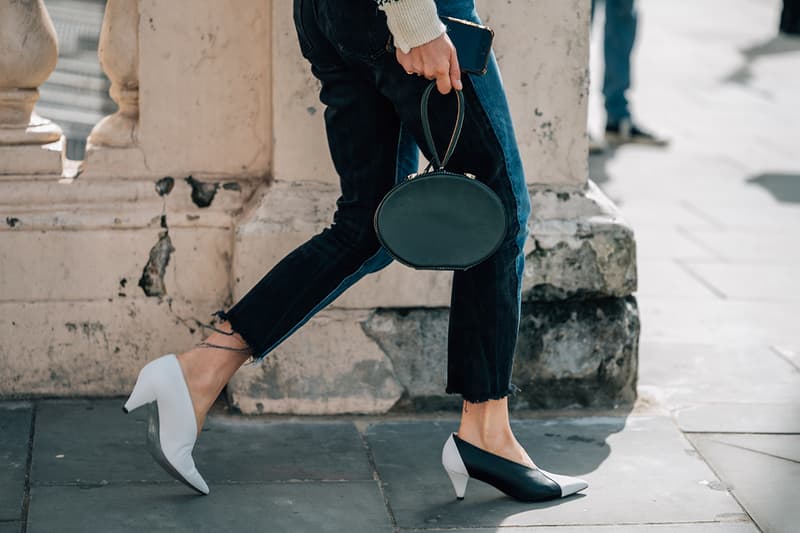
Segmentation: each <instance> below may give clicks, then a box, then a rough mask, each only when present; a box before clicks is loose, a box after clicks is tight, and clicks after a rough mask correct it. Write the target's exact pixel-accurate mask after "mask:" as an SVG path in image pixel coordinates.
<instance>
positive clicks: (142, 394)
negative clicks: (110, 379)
mask: <svg viewBox="0 0 800 533" xmlns="http://www.w3.org/2000/svg"><path fill="white" fill-rule="evenodd" d="M147 368H149V367H147V366H145V367H144V368H143V369H142V370H141V372H139V377H137V378H136V385H134V386H133V391H132V392H131V395H130V397H128V401H127V402H125V405H123V406H122V410H123V411H125V413H126V414H127V413H130V412H131V411H134V410H136V409H138V408H139V407H141V406H143V405H144V404H146V403H150V402H154V401H156V395H155V394H153V389H152V387H150V381H149V379H148V378H147V376H146V375H145V374H146V373H145V370H146V369H147Z"/></svg>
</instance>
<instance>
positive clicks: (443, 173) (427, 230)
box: [374, 82, 507, 270]
mask: <svg viewBox="0 0 800 533" xmlns="http://www.w3.org/2000/svg"><path fill="white" fill-rule="evenodd" d="M435 86H436V82H432V83H431V84H430V85H429V86H428V87H427V88H426V89H425V91H424V92H423V94H422V101H421V103H420V114H421V118H422V128H423V131H424V133H425V140H426V141H427V143H428V148H429V149H430V153H431V155H432V158H431V162H430V164H429V165H428V166H427V167H426V169H425V170H424V171H423V172H422V173H419V174H411V175H409V176H408V177H406V178H405V180H403V181H402V182H400V183H399V184H397V185H395V186H394V187H393V188H392V189H391V190H390V191H389V192H388V193H387V194H386V196H384V198H383V200H382V201H381V203H380V205H379V206H378V209H377V210H376V211H375V218H374V225H375V233H376V234H377V236H378V240H379V241H380V243H381V244H382V245H383V247H384V248H385V249H386V251H387V252H389V254H390V255H391V256H392V257H393V258H394V259H396V260H397V261H399V262H401V263H403V264H405V265H407V266H410V267H413V268H417V269H425V270H466V269H468V268H470V267H472V266H475V265H477V264H478V263H480V262H482V261H483V260H484V259H486V258H487V257H489V256H490V255H492V254H493V253H494V252H495V251H496V250H497V248H498V247H499V246H500V244H501V243H502V241H503V238H504V237H505V235H506V230H507V227H506V226H507V222H506V212H505V208H504V207H503V203H502V202H501V201H500V198H499V197H498V196H497V194H496V193H495V192H494V191H493V190H492V189H490V188H489V187H488V186H486V185H485V184H484V183H482V182H480V181H478V180H477V179H475V177H474V176H471V175H469V174H458V173H455V172H450V171H448V170H446V169H445V168H444V167H445V165H446V164H447V162H448V161H449V160H450V157H451V156H452V155H453V152H454V151H455V147H456V143H457V142H458V138H459V136H460V135H461V127H462V126H463V124H464V95H463V94H462V93H461V91H456V90H455V89H453V92H455V93H456V97H457V98H458V115H457V117H456V124H455V127H454V129H453V134H452V136H451V138H450V144H449V146H448V147H447V151H446V152H445V155H444V158H443V159H441V160H440V159H439V154H438V152H437V151H436V146H435V145H434V142H433V135H432V134H431V128H430V123H429V117H428V98H429V97H430V93H431V91H432V90H433V88H434V87H435Z"/></svg>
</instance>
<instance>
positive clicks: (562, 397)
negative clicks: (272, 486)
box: [228, 181, 639, 414]
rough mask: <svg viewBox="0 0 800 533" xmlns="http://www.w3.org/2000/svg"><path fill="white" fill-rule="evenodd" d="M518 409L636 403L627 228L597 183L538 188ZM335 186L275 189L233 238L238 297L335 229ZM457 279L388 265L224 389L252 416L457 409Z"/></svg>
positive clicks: (635, 324) (632, 258)
mask: <svg viewBox="0 0 800 533" xmlns="http://www.w3.org/2000/svg"><path fill="white" fill-rule="evenodd" d="M530 193H531V201H532V206H533V215H532V217H531V220H530V230H531V236H530V238H529V241H528V243H527V244H526V257H527V262H526V271H525V278H524V280H523V291H524V292H523V316H522V321H521V326H520V337H519V342H518V345H517V354H516V362H515V370H514V376H513V378H512V382H513V383H514V384H515V385H517V386H518V387H520V389H521V391H520V392H519V393H518V394H517V395H516V396H515V397H512V398H511V402H510V403H511V405H512V407H513V408H535V407H568V406H594V407H613V406H615V405H618V404H630V403H632V402H633V400H634V399H635V394H636V392H635V385H636V369H637V352H638V337H639V321H638V309H637V306H636V301H635V299H634V298H633V297H632V296H630V295H631V293H632V292H633V291H634V290H635V289H636V253H635V242H634V239H633V231H632V230H631V228H630V227H629V226H628V225H627V224H626V223H625V222H624V221H623V220H622V218H621V217H620V215H619V212H618V211H617V210H616V208H615V207H614V205H613V204H612V203H611V202H610V201H609V200H608V198H606V197H605V196H604V195H603V193H602V192H601V191H600V190H599V189H598V188H597V187H596V186H595V185H594V184H592V183H591V182H590V184H589V185H588V186H587V187H586V188H584V189H581V190H574V189H572V190H551V189H545V188H538V189H537V188H532V189H531V191H530ZM337 195H338V189H337V188H336V187H335V186H334V185H332V184H326V183H319V184H311V183H304V184H302V186H300V185H296V184H291V183H287V182H280V181H279V182H275V183H273V184H272V185H271V186H270V187H268V188H266V189H265V190H264V195H263V196H262V197H261V199H260V201H259V202H258V205H256V206H255V207H254V208H253V210H252V211H250V212H249V214H248V215H247V216H246V217H245V220H243V221H241V222H240V224H239V225H238V226H237V229H236V239H235V244H234V260H233V265H234V272H233V279H234V296H235V299H238V298H241V296H242V295H244V294H245V292H246V291H247V290H248V289H249V288H250V287H251V286H253V285H254V284H255V283H257V282H258V280H259V279H260V278H261V277H262V276H263V275H264V274H265V273H266V272H267V271H269V269H270V268H272V266H273V265H274V264H275V263H277V262H278V261H280V259H281V258H282V257H283V256H284V255H285V254H287V253H289V252H290V251H291V250H292V249H293V248H294V247H296V246H298V245H300V244H302V243H303V242H304V241H305V240H306V239H308V238H309V237H311V236H312V235H313V234H314V233H316V232H318V231H321V230H322V229H323V228H324V227H325V226H327V225H328V224H330V221H331V220H332V215H333V209H334V207H335V201H336V197H337ZM451 278H452V273H450V272H430V271H415V270H413V269H409V268H407V267H404V266H402V265H400V264H398V263H396V262H395V263H394V264H392V265H391V266H389V267H388V268H386V269H385V270H382V271H381V272H379V273H377V274H373V275H370V276H367V277H366V278H365V279H362V280H361V281H360V282H359V283H358V284H356V285H355V286H354V287H352V288H351V289H348V290H347V291H346V292H345V293H344V294H342V295H341V296H340V297H339V298H338V299H337V300H336V301H334V302H333V303H332V304H331V305H330V306H329V307H328V308H327V309H326V310H323V311H322V312H321V313H319V314H318V315H316V316H315V317H314V318H312V319H311V320H310V321H309V322H308V323H307V324H305V325H304V326H303V327H301V328H300V329H299V330H298V331H297V332H296V333H294V334H293V335H292V336H291V337H289V338H288V339H287V340H286V341H285V342H284V343H283V344H282V345H280V346H279V347H278V348H277V349H276V350H275V351H274V352H272V353H271V354H269V355H268V356H267V357H266V358H265V360H264V362H263V364H262V366H260V367H257V368H244V369H243V370H242V371H240V372H239V373H238V374H237V375H236V376H235V377H234V379H233V380H232V381H231V383H230V384H229V386H228V392H229V395H230V398H231V400H232V403H233V404H234V405H235V406H237V407H238V408H239V409H240V410H241V411H242V412H245V413H286V414H289V413H291V414H334V413H384V412H387V411H391V410H395V411H397V410H408V409H412V410H429V409H439V408H458V406H459V405H460V402H461V398H460V396H458V395H447V394H445V392H444V391H445V386H446V364H447V353H446V346H447V321H448V314H449V310H448V309H447V306H448V305H449V296H450V284H451Z"/></svg>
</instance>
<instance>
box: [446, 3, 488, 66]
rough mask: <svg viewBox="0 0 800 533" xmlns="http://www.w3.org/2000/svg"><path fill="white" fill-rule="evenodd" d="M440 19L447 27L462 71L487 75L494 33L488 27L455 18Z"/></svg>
mask: <svg viewBox="0 0 800 533" xmlns="http://www.w3.org/2000/svg"><path fill="white" fill-rule="evenodd" d="M439 18H440V19H442V22H443V23H444V25H445V26H447V36H448V37H449V38H450V41H452V43H453V46H455V47H456V53H457V54H458V65H459V66H460V67H461V71H462V72H469V73H471V74H479V75H483V74H486V68H487V67H488V65H489V53H490V52H491V51H492V40H493V39H494V31H492V29H491V28H489V27H488V26H481V25H480V24H475V23H474V22H470V21H468V20H463V19H457V18H454V17H439Z"/></svg>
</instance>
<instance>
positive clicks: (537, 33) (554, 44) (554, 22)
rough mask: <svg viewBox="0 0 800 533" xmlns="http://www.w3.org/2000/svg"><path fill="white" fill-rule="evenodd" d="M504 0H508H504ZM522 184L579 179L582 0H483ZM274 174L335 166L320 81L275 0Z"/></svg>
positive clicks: (328, 171)
mask: <svg viewBox="0 0 800 533" xmlns="http://www.w3.org/2000/svg"><path fill="white" fill-rule="evenodd" d="M509 4H510V5H509ZM477 10H478V13H479V15H480V16H481V18H482V19H483V21H484V23H486V24H488V25H490V26H491V27H492V28H493V29H494V30H495V33H496V38H495V44H494V50H495V54H496V56H497V60H498V64H499V66H500V71H501V73H502V76H503V82H504V86H505V90H506V94H507V97H508V100H509V106H510V108H511V113H512V119H513V122H514V127H515V132H516V135H517V141H518V145H519V149H520V152H521V156H522V160H523V165H524V168H525V173H526V177H527V181H528V183H531V184H553V185H561V186H571V187H574V186H580V185H582V184H584V183H586V179H587V176H588V162H587V150H588V147H587V137H586V135H585V131H586V120H587V115H586V113H587V100H586V99H587V95H588V84H589V78H588V74H589V73H588V61H589V9H588V3H587V2H586V1H585V0H568V1H563V0H544V1H542V2H530V1H528V0H512V1H511V2H510V3H507V2H503V3H499V2H492V1H490V0H482V1H478V2H477ZM273 20H274V22H275V24H274V28H275V30H274V32H275V33H274V36H273V43H274V54H273V61H274V67H273V76H274V91H275V93H274V98H275V107H274V131H275V132H277V133H278V134H277V135H276V139H275V156H274V157H275V162H274V175H275V176H276V177H277V178H279V179H292V180H300V181H305V180H314V181H330V182H333V183H335V182H336V180H337V178H336V172H335V170H334V168H333V165H332V163H331V160H330V154H329V151H328V145H327V140H326V137H325V129H324V120H323V111H324V108H325V106H324V105H323V104H321V103H320V102H319V97H318V93H319V82H318V81H317V80H316V79H314V77H313V76H312V75H311V73H310V70H309V65H308V62H307V61H306V60H305V59H304V58H303V57H302V55H301V54H300V49H299V46H298V43H297V36H296V34H295V31H294V26H293V22H292V17H291V6H288V5H284V4H281V3H275V4H274V7H273Z"/></svg>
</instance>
